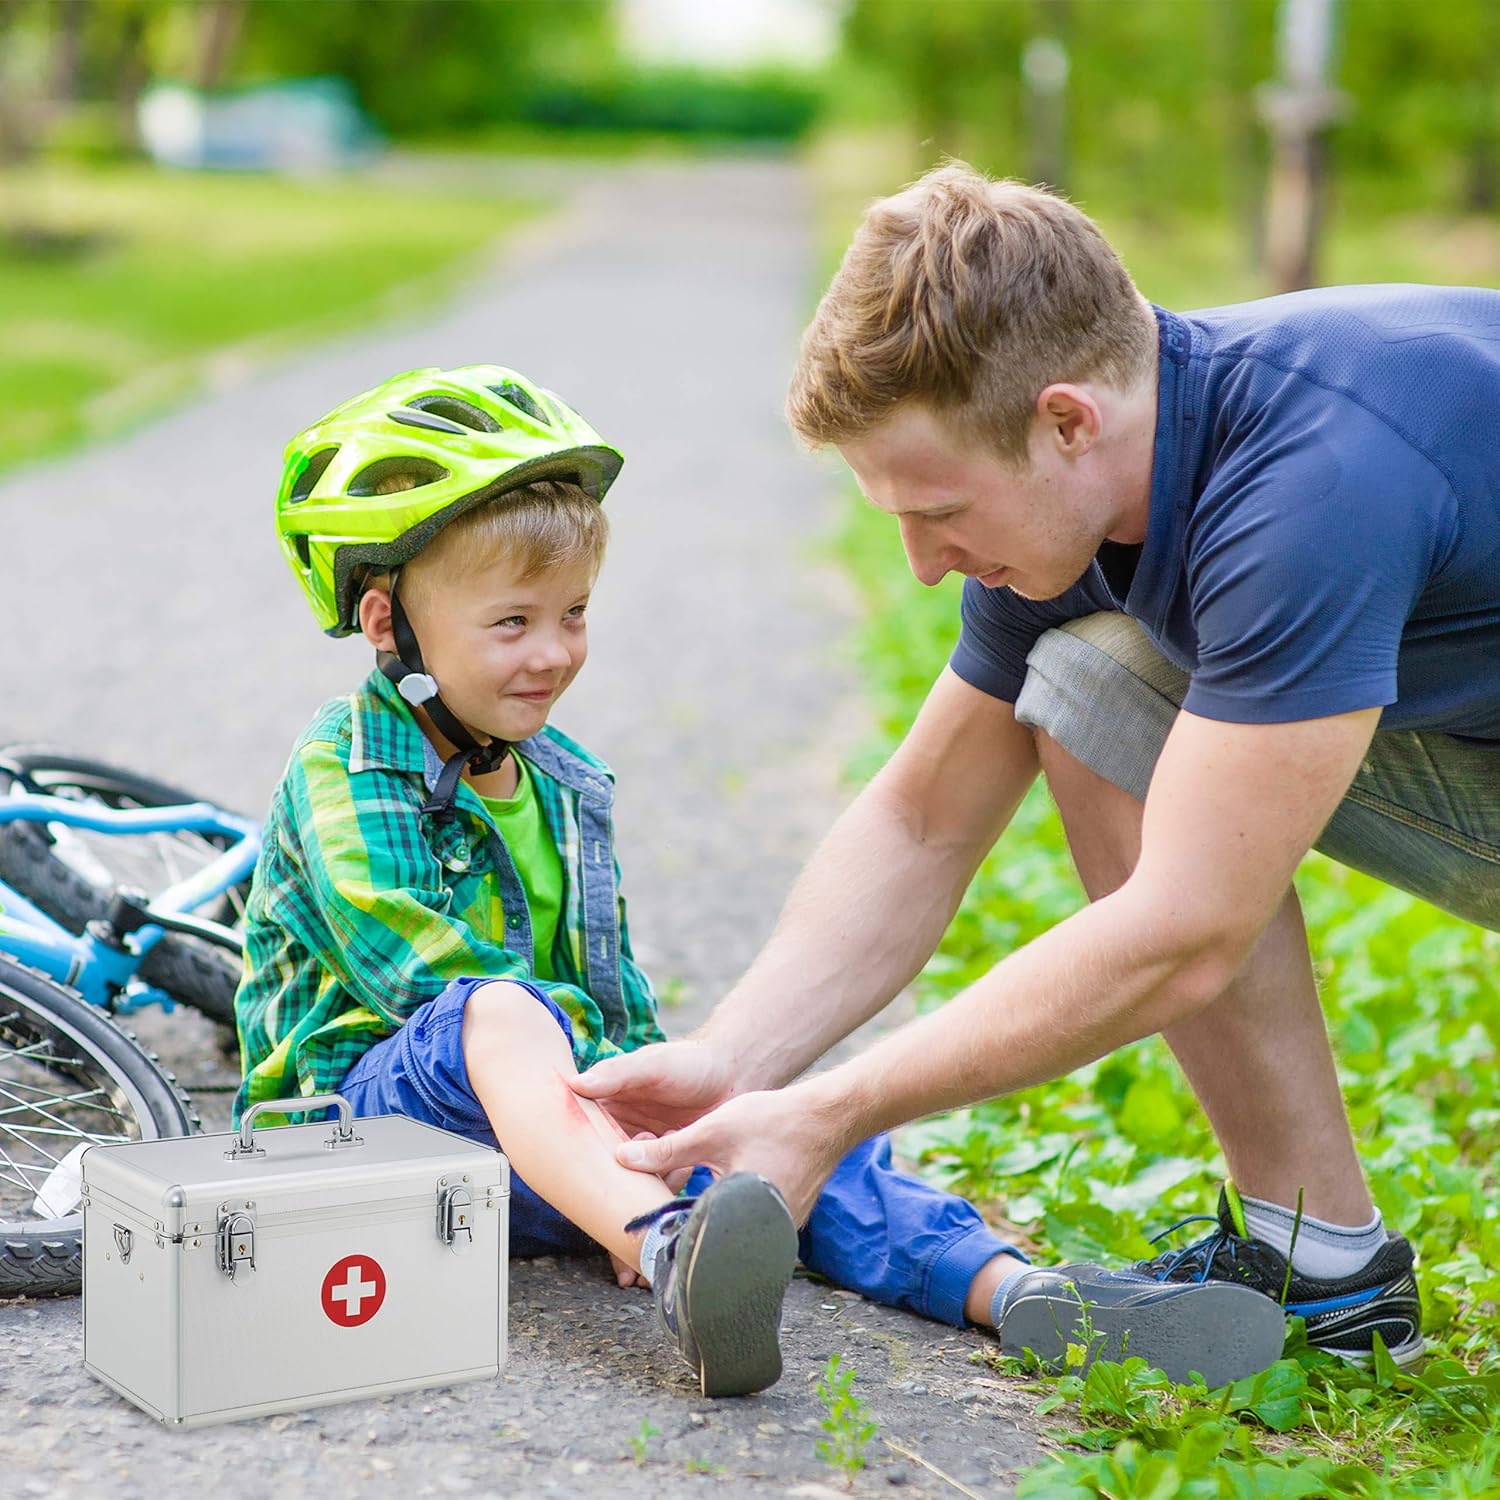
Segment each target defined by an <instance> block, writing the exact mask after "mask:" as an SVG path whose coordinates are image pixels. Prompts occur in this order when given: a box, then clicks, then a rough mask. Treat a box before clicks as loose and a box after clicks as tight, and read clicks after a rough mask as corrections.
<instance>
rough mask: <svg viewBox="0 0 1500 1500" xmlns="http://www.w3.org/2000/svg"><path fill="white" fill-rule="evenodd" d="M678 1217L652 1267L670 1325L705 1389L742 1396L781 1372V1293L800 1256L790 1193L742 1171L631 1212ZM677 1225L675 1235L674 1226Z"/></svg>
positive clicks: (643, 1221)
mask: <svg viewBox="0 0 1500 1500" xmlns="http://www.w3.org/2000/svg"><path fill="white" fill-rule="evenodd" d="M668 1216H671V1221H672V1222H671V1223H669V1225H668V1233H669V1235H670V1238H668V1239H667V1241H666V1243H665V1244H663V1245H662V1247H661V1249H660V1250H659V1251H658V1252H657V1255H656V1264H655V1266H654V1267H652V1268H651V1272H652V1274H651V1288H652V1295H653V1296H654V1297H655V1299H656V1311H657V1314H658V1315H659V1317H660V1318H661V1324H662V1327H663V1328H664V1329H666V1331H667V1332H668V1333H669V1334H671V1335H672V1337H673V1338H675V1339H676V1340H677V1347H678V1348H679V1349H680V1350H681V1351H682V1357H683V1358H684V1359H685V1360H686V1361H687V1362H688V1364H689V1366H690V1367H691V1368H693V1369H694V1370H696V1371H697V1372H698V1384H699V1388H700V1389H701V1390H702V1392H703V1394H704V1395H705V1396H744V1395H748V1394H749V1393H750V1392H751V1391H761V1390H764V1389H765V1388H766V1387H767V1386H768V1385H774V1384H775V1383H776V1381H777V1380H779V1379H780V1378H781V1343H780V1334H781V1299H782V1297H783V1296H784V1295H785V1293H786V1289H787V1284H788V1283H789V1282H790V1281H791V1279H792V1269H793V1267H794V1266H795V1265H796V1263H797V1229H796V1226H795V1225H794V1224H793V1223H792V1215H791V1212H790V1211H789V1210H788V1208H787V1206H786V1200H785V1199H784V1198H783V1197H782V1196H781V1194H780V1193H779V1192H777V1190H776V1188H775V1187H774V1186H772V1184H771V1183H769V1182H768V1181H767V1180H766V1179H765V1178H764V1177H759V1176H757V1175H756V1174H755V1173H753V1172H735V1173H733V1174H732V1175H731V1176H729V1177H723V1178H720V1179H719V1180H718V1181H717V1182H715V1183H714V1184H713V1185H712V1186H711V1187H709V1188H707V1189H706V1190H705V1191H704V1192H703V1193H702V1194H701V1195H699V1196H698V1197H696V1198H677V1199H674V1200H673V1201H672V1202H671V1203H665V1204H663V1205H662V1206H661V1208H659V1209H658V1210H656V1212H655V1213H651V1214H646V1215H643V1216H642V1217H641V1218H639V1219H633V1220H632V1221H631V1223H630V1224H629V1225H628V1226H627V1227H628V1228H630V1229H644V1228H645V1227H646V1226H647V1225H648V1224H649V1223H651V1222H652V1221H653V1220H655V1219H662V1218H667V1217H668ZM674 1231H675V1232H674Z"/></svg>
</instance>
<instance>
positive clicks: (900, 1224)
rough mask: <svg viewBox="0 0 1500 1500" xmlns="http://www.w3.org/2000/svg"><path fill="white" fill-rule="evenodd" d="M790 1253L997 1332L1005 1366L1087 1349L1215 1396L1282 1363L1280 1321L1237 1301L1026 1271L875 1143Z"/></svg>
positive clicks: (1145, 1283) (850, 1164) (1119, 1279)
mask: <svg viewBox="0 0 1500 1500" xmlns="http://www.w3.org/2000/svg"><path fill="white" fill-rule="evenodd" d="M801 1250H802V1259H803V1261H804V1262H805V1264H806V1265H807V1266H808V1267H809V1268H810V1269H812V1270H814V1271H817V1272H818V1273H819V1274H821V1275H824V1276H827V1277H828V1278H829V1279H830V1280H831V1281H836V1282H838V1283H839V1284H840V1285H841V1286H846V1287H850V1288H851V1289H853V1290H854V1291H858V1292H862V1293H864V1295H865V1296H867V1297H869V1298H871V1299H872V1300H873V1301H877V1302H884V1303H886V1304H888V1305H890V1306H893V1307H904V1308H908V1309H909V1310H911V1311H912V1312H917V1313H923V1314H925V1315H926V1316H927V1317H930V1318H937V1319H940V1320H941V1321H943V1322H947V1323H953V1324H956V1325H958V1326H960V1327H962V1326H963V1323H964V1314H965V1313H966V1312H967V1313H969V1321H971V1322H976V1323H981V1324H985V1325H988V1326H992V1327H994V1328H995V1331H996V1334H997V1335H998V1337H999V1340H1000V1348H1001V1350H1002V1351H1003V1352H1004V1353H1006V1354H1013V1355H1019V1354H1021V1353H1022V1351H1023V1350H1026V1349H1030V1350H1032V1351H1034V1352H1035V1353H1036V1354H1037V1355H1038V1356H1039V1357H1040V1358H1041V1359H1043V1360H1046V1361H1048V1362H1056V1361H1058V1360H1060V1359H1061V1358H1062V1356H1063V1354H1064V1351H1065V1348H1066V1345H1067V1344H1068V1343H1070V1342H1077V1343H1083V1342H1087V1341H1088V1340H1089V1339H1090V1337H1091V1336H1092V1338H1093V1340H1094V1342H1093V1344H1092V1348H1093V1349H1094V1351H1095V1352H1096V1353H1100V1354H1103V1355H1106V1356H1107V1357H1109V1358H1112V1359H1120V1358H1123V1357H1124V1356H1125V1355H1126V1354H1127V1353H1129V1354H1138V1355H1141V1356H1142V1357H1143V1358H1145V1359H1146V1360H1147V1361H1148V1363H1150V1364H1153V1365H1159V1366H1160V1367H1161V1368H1162V1369H1164V1370H1165V1371H1166V1372H1167V1374H1168V1375H1170V1376H1171V1377H1172V1379H1174V1380H1186V1379H1187V1378H1188V1374H1189V1372H1190V1371H1193V1370H1197V1371H1198V1372H1199V1373H1201V1374H1202V1375H1203V1376H1204V1377H1205V1378H1206V1379H1207V1380H1208V1382H1209V1384H1210V1385H1211V1386H1217V1385H1222V1384H1224V1383H1225V1382H1226V1381H1230V1380H1236V1379H1239V1378H1240V1377H1241V1376H1244V1375H1251V1374H1254V1373H1255V1372H1256V1371H1258V1370H1263V1369H1265V1368H1266V1366H1267V1365H1269V1364H1270V1363H1271V1362H1272V1361H1273V1360H1274V1359H1276V1357H1277V1356H1278V1355H1279V1354H1280V1353H1281V1347H1282V1335H1283V1321H1282V1314H1281V1309H1280V1308H1279V1307H1278V1306H1277V1305H1276V1303H1275V1302H1273V1301H1272V1300H1271V1299H1270V1298H1269V1297H1264V1296H1261V1295H1260V1294H1259V1293H1258V1292H1255V1291H1251V1290H1250V1289H1248V1288H1246V1287H1240V1286H1228V1285H1225V1284H1223V1283H1216V1284H1211V1285H1208V1286H1186V1285H1178V1284H1172V1285H1163V1284H1162V1283H1160V1282H1159V1281H1157V1280H1155V1279H1154V1278H1152V1277H1148V1276H1145V1275H1142V1274H1140V1273H1137V1272H1131V1271H1126V1272H1120V1271H1111V1270H1108V1269H1106V1268H1104V1267H1102V1266H1094V1265H1071V1266H1064V1267H1051V1268H1044V1267H1037V1266H1031V1265H1027V1264H1026V1263H1025V1257H1024V1256H1022V1255H1021V1254H1020V1252H1019V1251H1017V1250H1015V1249H1014V1247H1013V1246H1009V1245H1006V1244H1005V1243H1004V1242H1003V1241H1001V1240H999V1239H997V1238H996V1237H995V1236H994V1235H993V1234H991V1233H990V1231H989V1230H988V1229H986V1228H985V1226H984V1224H983V1222H982V1221H981V1220H980V1217H979V1214H978V1213H977V1212H976V1210H975V1209H974V1207H973V1205H972V1204H969V1203H966V1202H965V1201H964V1200H963V1199H962V1198H956V1197H954V1196H953V1195H952V1194H951V1193H944V1192H941V1191H939V1190H938V1189H937V1188H934V1187H932V1186H931V1185H930V1184H928V1183H925V1182H921V1181H919V1180H918V1179H917V1178H914V1177H909V1176H906V1175H905V1174H903V1173H900V1172H897V1171H895V1170H893V1168H892V1167H891V1151H890V1142H889V1140H888V1139H887V1138H886V1137H884V1136H879V1137H876V1138H875V1139H874V1140H870V1141H866V1142H864V1143H863V1144H862V1145H860V1146H857V1147H856V1148H855V1149H854V1150H853V1151H851V1152H850V1153H849V1155H848V1156H846V1157H845V1158H844V1159H843V1161H841V1162H840V1163H839V1165H838V1167H837V1168H836V1169H835V1170H834V1173H833V1175H832V1176H831V1177H830V1178H829V1180H828V1182H827V1184H826V1186H825V1187H824V1189H823V1192H822V1194H821V1195H820V1197H819V1198H818V1201H817V1202H816V1203H815V1204H814V1205H813V1211H812V1214H811V1216H810V1217H809V1219H808V1222H807V1227H806V1229H805V1230H804V1231H803V1234H802V1241H801ZM1085 1307H1086V1308H1087V1326H1085V1322H1084V1309H1085ZM976 1313H978V1314H979V1316H975V1314H976Z"/></svg>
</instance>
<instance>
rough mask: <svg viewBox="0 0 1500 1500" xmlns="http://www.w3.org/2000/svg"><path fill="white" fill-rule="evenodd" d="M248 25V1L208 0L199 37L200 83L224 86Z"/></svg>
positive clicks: (197, 80) (205, 86)
mask: <svg viewBox="0 0 1500 1500" xmlns="http://www.w3.org/2000/svg"><path fill="white" fill-rule="evenodd" d="M244 24H245V0H208V3H207V4H205V5H204V7H203V23H202V30H201V31H200V33H199V38H198V74H197V79H196V82H197V85H198V87H199V88H200V89H217V88H222V87H223V85H224V79H225V78H226V77H227V76H228V73H229V64H230V62H231V60H232V59H233V57H234V49H235V46H236V45H237V44H238V42H239V39H240V32H241V30H242V28H243V27H244Z"/></svg>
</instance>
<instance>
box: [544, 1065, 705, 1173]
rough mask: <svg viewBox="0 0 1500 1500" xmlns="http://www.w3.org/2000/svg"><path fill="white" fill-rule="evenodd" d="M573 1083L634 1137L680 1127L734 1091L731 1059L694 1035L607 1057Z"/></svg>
mask: <svg viewBox="0 0 1500 1500" xmlns="http://www.w3.org/2000/svg"><path fill="white" fill-rule="evenodd" d="M568 1082H569V1085H570V1087H571V1088H572V1089H573V1091H574V1093H576V1094H578V1095H580V1096H581V1097H582V1098H585V1099H593V1100H596V1101H597V1102H598V1103H599V1104H601V1105H603V1106H604V1108H605V1109H606V1110H608V1112H609V1113H610V1114H611V1115H612V1116H613V1117H614V1119H615V1121H616V1123H617V1124H618V1125H619V1126H620V1128H621V1129H622V1130H623V1131H624V1132H625V1133H626V1134H627V1135H631V1136H635V1135H640V1134H641V1133H642V1132H647V1133H649V1134H651V1135H663V1134H665V1133H666V1132H667V1131H669V1130H679V1129H681V1127H682V1126H684V1125H690V1124H691V1123H692V1122H693V1121H694V1120H696V1119H697V1118H698V1117H699V1116H700V1115H704V1114H707V1113H708V1111H709V1110H711V1109H714V1108H715V1107H716V1106H718V1105H720V1104H722V1103H723V1102H724V1101H725V1100H726V1099H729V1098H731V1097H732V1096H733V1094H734V1091H735V1090H734V1083H735V1077H734V1069H733V1067H732V1065H731V1063H730V1060H729V1059H728V1058H726V1057H724V1056H723V1055H722V1054H721V1053H720V1052H719V1050H718V1049H717V1048H716V1047H715V1046H714V1045H713V1043H711V1042H706V1041H697V1040H693V1039H688V1040H685V1041H680V1042H655V1043H653V1044H652V1045H651V1046H649V1047H642V1048H640V1049H639V1050H638V1051H636V1052H631V1053H629V1054H627V1055H626V1056H624V1057H610V1058H606V1059H605V1060H604V1061H603V1062H601V1063H596V1064H595V1065H594V1066H593V1067H592V1068H590V1069H589V1070H588V1071H587V1072H586V1073H579V1074H578V1075H577V1076H576V1077H574V1078H570V1079H569V1080H568ZM689 1165H691V1163H689Z"/></svg>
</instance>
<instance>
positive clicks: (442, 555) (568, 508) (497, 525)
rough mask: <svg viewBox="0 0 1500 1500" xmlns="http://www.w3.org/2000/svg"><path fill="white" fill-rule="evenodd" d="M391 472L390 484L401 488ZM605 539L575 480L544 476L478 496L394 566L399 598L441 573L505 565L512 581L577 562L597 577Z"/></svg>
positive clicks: (592, 504) (600, 514)
mask: <svg viewBox="0 0 1500 1500" xmlns="http://www.w3.org/2000/svg"><path fill="white" fill-rule="evenodd" d="M404 478H405V476H403V475H399V474H396V475H392V476H390V478H389V480H384V481H382V483H383V484H390V485H391V487H392V488H393V489H395V488H406V487H407V486H406V485H404V484H402V483H401V482H400V481H401V480H403V479H404ZM608 541H609V522H608V520H607V519H606V518H605V515H604V507H603V506H601V505H600V504H599V502H598V501H597V500H594V499H591V498H590V497H589V496H588V495H587V494H586V493H585V492H584V491H583V490H582V489H580V488H579V486H578V485H576V484H572V483H570V482H568V481H565V480H551V479H543V480H537V481H536V482H535V483H532V484H527V485H522V486H521V487H520V488H519V489H514V490H507V491H506V492H505V493H504V494H503V495H496V496H495V497H494V498H493V499H490V500H485V501H482V502H481V503H480V504H478V505H476V506H475V507H474V508H473V509H472V510H466V511H464V512H463V513H462V514H461V515H459V516H458V517H457V518H456V519H455V520H452V521H450V522H449V523H448V524H447V525H446V526H444V527H443V528H442V530H441V531H439V532H438V533H437V535H436V536H434V537H433V539H432V540H431V541H430V542H428V544H427V545H426V546H425V547H423V548H422V550H421V551H420V552H419V553H418V554H417V555H416V557H415V558H413V559H412V561H411V562H409V563H407V564H406V566H405V567H404V568H402V570H401V595H402V597H403V598H404V599H406V600H408V602H410V600H411V599H412V597H413V595H414V594H415V595H418V596H424V595H427V594H428V593H430V591H431V590H432V589H433V588H434V587H436V586H437V583H438V581H439V580H440V579H442V578H451V577H453V576H455V575H458V576H464V577H468V576H472V575H473V574H474V573H477V572H479V571H481V570H482V569H484V568H487V567H491V566H493V565H494V564H496V563H498V562H504V563H505V564H506V565H507V566H509V567H510V568H512V569H514V571H515V574H516V577H517V579H520V580H524V579H528V578H535V577H537V576H539V575H540V574H543V573H551V572H553V571H555V570H556V569H558V568H563V567H571V566H573V565H574V564H578V563H582V564H584V565H585V566H586V567H587V568H588V570H589V572H590V574H591V575H596V574H597V573H598V571H599V568H600V565H601V564H602V563H603V561H604V549H605V545H606V544H607V543H608Z"/></svg>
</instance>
